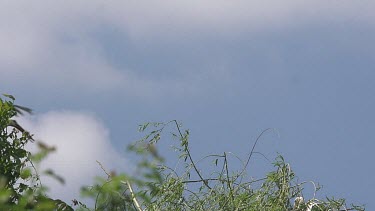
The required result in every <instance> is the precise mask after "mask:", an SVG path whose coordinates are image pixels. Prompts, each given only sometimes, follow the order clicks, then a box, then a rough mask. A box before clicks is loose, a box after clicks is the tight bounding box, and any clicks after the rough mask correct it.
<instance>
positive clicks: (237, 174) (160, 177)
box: [0, 95, 364, 211]
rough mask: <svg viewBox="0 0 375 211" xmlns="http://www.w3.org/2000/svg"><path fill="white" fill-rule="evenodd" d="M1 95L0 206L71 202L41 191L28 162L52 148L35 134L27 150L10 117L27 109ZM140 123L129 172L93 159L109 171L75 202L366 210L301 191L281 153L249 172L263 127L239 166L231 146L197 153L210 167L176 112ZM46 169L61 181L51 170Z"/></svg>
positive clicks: (25, 136)
mask: <svg viewBox="0 0 375 211" xmlns="http://www.w3.org/2000/svg"><path fill="white" fill-rule="evenodd" d="M5 97H6V100H3V99H1V98H0V210H15V211H18V210H73V208H72V207H71V206H69V205H67V204H66V203H65V202H63V201H61V200H59V199H56V200H54V199H51V198H49V197H48V196H47V195H46V188H44V187H42V186H41V182H40V178H39V175H38V172H37V170H36V168H35V167H34V166H35V165H34V163H35V164H38V163H39V162H41V161H42V160H43V159H44V158H45V157H46V156H47V155H48V154H49V153H50V152H53V151H54V150H55V149H54V148H53V147H48V146H46V145H44V144H41V143H39V142H37V143H36V144H38V147H39V149H40V151H39V152H38V153H36V154H34V155H31V153H30V152H28V151H27V150H25V145H26V144H27V143H29V142H33V138H32V136H31V135H30V134H29V133H28V132H27V131H25V130H24V129H23V128H22V127H21V126H20V125H18V124H17V123H16V122H15V120H14V119H13V118H14V117H15V116H16V115H17V114H22V111H25V112H28V113H29V112H30V111H31V110H30V109H28V108H25V107H22V106H17V105H14V100H15V99H14V97H13V96H11V95H5ZM171 128H172V129H171ZM168 129H169V130H171V131H170V132H171V136H172V138H173V139H174V140H175V141H176V144H174V146H173V150H174V151H175V152H177V153H178V154H177V157H178V159H177V160H178V161H177V162H176V164H175V165H174V167H173V168H172V167H170V166H168V165H166V163H165V162H164V159H163V158H162V157H161V156H160V154H159V153H158V151H157V147H156V146H157V144H158V142H159V141H160V140H161V138H162V137H163V136H164V134H165V133H166V132H165V130H168ZM267 130H268V129H267ZM267 130H265V131H267ZM139 131H140V132H145V133H146V135H145V136H144V137H143V138H142V139H141V140H139V141H137V142H135V143H133V144H131V145H130V146H129V147H128V150H129V152H133V153H135V154H136V155H137V159H138V160H135V162H136V170H135V171H134V172H133V173H131V174H126V173H122V174H116V172H108V171H107V170H106V169H105V167H104V166H103V165H102V164H101V163H100V162H98V164H99V166H100V167H101V168H102V170H103V171H104V172H105V173H106V175H107V177H106V178H102V177H97V178H96V182H95V184H93V185H92V186H90V187H84V188H82V195H83V196H85V197H89V198H91V199H93V200H94V201H95V204H94V205H93V207H92V208H90V207H89V206H87V205H85V204H84V203H82V202H80V201H78V200H75V199H74V200H72V202H73V205H74V206H75V208H76V210H95V211H107V210H108V211H116V210H134V211H141V210H142V211H143V210H148V211H153V210H155V211H156V210H173V211H184V210H194V211H195V210H197V211H199V210H202V211H203V210H245V211H246V210H249V211H255V210H256V211H280V210H290V211H292V210H293V211H328V210H332V211H333V210H364V208H363V207H361V206H355V205H351V207H347V206H346V203H345V200H344V199H335V198H326V199H317V198H316V197H315V194H316V192H317V191H318V190H319V189H320V187H317V186H316V185H315V183H312V182H311V183H312V184H313V185H314V187H315V190H314V192H313V197H312V198H310V199H304V198H303V196H304V187H305V186H306V184H307V182H302V183H300V182H298V181H297V179H296V176H295V173H294V172H293V171H292V169H291V167H290V165H289V164H288V163H287V162H286V161H285V160H284V158H283V157H282V156H281V155H279V156H277V157H276V159H275V161H274V163H273V166H274V170H273V171H271V172H269V173H268V174H266V175H265V177H264V178H260V179H256V180H255V179H254V178H252V177H251V176H249V175H247V172H249V169H248V164H249V161H250V159H251V158H252V154H253V152H254V148H255V146H256V144H257V142H258V140H259V138H260V136H262V134H263V133H261V134H260V136H259V137H258V138H257V139H256V141H255V144H254V145H253V146H252V148H251V151H250V153H249V155H248V157H247V159H246V162H242V161H241V164H242V167H241V168H240V169H232V168H231V165H232V164H231V163H230V162H229V160H230V156H233V154H231V153H226V152H224V153H222V154H219V155H209V156H206V157H204V158H203V159H201V160H207V159H212V160H211V161H212V162H211V163H212V165H213V166H211V167H213V168H214V170H213V171H212V170H208V171H207V170H206V169H204V168H202V167H201V166H199V163H200V162H196V161H195V160H194V159H193V157H192V154H191V152H190V147H189V136H190V132H189V130H183V128H182V126H181V125H180V124H179V123H178V122H177V121H176V120H173V121H170V122H167V123H146V124H143V125H140V126H139ZM265 131H264V132H265ZM32 144H34V143H32ZM201 160H200V161H201ZM45 174H47V175H49V176H50V177H52V178H55V179H56V180H58V181H60V182H62V183H63V182H64V180H63V178H62V177H60V176H58V175H56V174H54V172H53V171H52V170H47V171H46V172H45ZM88 179H91V178H88Z"/></svg>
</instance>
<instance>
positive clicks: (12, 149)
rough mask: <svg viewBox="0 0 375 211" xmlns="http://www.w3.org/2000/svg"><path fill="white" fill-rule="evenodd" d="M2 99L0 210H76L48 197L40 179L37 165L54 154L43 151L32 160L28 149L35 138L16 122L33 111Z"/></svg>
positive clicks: (9, 99) (0, 107)
mask: <svg viewBox="0 0 375 211" xmlns="http://www.w3.org/2000/svg"><path fill="white" fill-rule="evenodd" d="M4 96H5V97H6V98H7V99H6V100H3V99H1V98H0V208H1V210H54V209H58V210H73V209H72V208H71V207H69V206H68V205H67V204H65V202H62V201H61V200H53V199H51V198H49V197H47V196H46V195H45V191H44V190H45V189H44V188H43V187H42V186H41V184H40V178H39V175H38V173H37V171H36V169H35V168H34V164H33V161H32V160H33V159H34V161H37V162H38V160H40V159H42V158H43V157H44V156H45V155H46V154H48V153H49V152H50V151H52V150H51V149H50V148H48V147H44V148H43V147H41V151H40V152H39V153H38V154H36V155H34V156H32V155H31V153H30V152H28V151H27V150H25V145H26V144H27V143H28V142H30V141H33V138H32V136H31V135H30V134H29V133H28V132H27V131H26V130H24V129H23V128H22V127H21V126H20V125H19V124H18V123H17V122H16V121H15V120H14V119H13V117H15V116H16V115H17V114H22V112H23V111H26V112H31V110H30V109H28V108H25V107H22V106H17V105H14V100H15V99H14V97H13V96H11V95H4Z"/></svg>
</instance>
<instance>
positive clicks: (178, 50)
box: [0, 0, 375, 210]
mask: <svg viewBox="0 0 375 211" xmlns="http://www.w3.org/2000/svg"><path fill="white" fill-rule="evenodd" d="M374 8H375V2H374V1H370V0H362V1H339V0H332V1H323V0H314V1H298V2H297V1H291V0H286V1H276V0H270V1H267V2H266V1H260V0H253V1H224V0H215V1H213V0H207V1H194V0H193V1H168V0H166V1H144V2H140V1H136V2H135V1H105V2H103V1H95V0H92V1H64V2H56V1H54V2H47V1H37V0H35V1H2V2H0V45H1V48H0V92H1V93H9V94H12V95H14V96H15V97H16V98H17V103H18V104H21V105H24V106H29V107H31V108H33V109H34V111H35V114H34V115H33V116H31V117H23V118H22V119H20V121H22V123H23V124H24V125H25V127H27V128H28V129H29V130H30V131H31V132H32V133H34V134H35V136H36V137H38V138H39V139H41V140H43V141H45V142H46V143H49V144H51V145H55V146H57V149H58V152H57V153H55V155H51V156H50V157H49V159H48V160H47V161H46V165H50V166H54V167H55V169H56V171H57V173H61V174H62V175H64V176H65V178H66V180H67V186H66V187H59V186H58V185H53V187H57V188H59V190H58V191H56V192H55V193H61V192H64V190H65V193H72V189H73V188H75V187H77V185H80V184H83V183H85V182H87V175H100V174H102V172H101V169H100V167H99V166H98V165H97V164H96V160H99V161H101V162H103V164H104V165H106V166H108V168H109V169H112V168H113V169H117V170H118V171H120V170H121V171H127V170H129V169H131V166H132V162H131V159H130V158H129V156H128V155H127V154H126V152H125V150H124V149H125V147H126V145H127V144H129V143H131V142H132V141H134V140H136V139H137V138H139V137H140V134H139V133H137V126H138V125H139V124H141V123H143V122H148V121H168V120H172V119H177V120H179V121H180V122H182V123H183V125H184V126H185V128H189V129H190V130H191V134H192V137H191V140H190V141H191V147H192V151H193V154H194V156H195V157H197V158H200V157H202V156H204V155H207V154H210V153H221V152H223V151H227V152H228V151H230V152H232V153H235V154H237V155H239V156H241V157H243V158H244V157H245V156H246V154H247V153H248V152H249V149H250V147H251V145H252V144H253V143H254V140H255V138H256V137H257V136H258V135H259V134H260V132H261V131H262V130H264V129H266V128H275V129H276V130H277V131H278V132H277V133H278V134H276V133H272V132H269V133H266V134H265V136H264V137H263V139H262V141H261V142H260V144H259V147H258V148H257V151H260V152H262V153H264V154H265V155H266V156H267V157H268V158H270V159H273V158H274V157H275V156H276V155H277V152H279V153H281V154H282V155H284V157H285V159H286V160H287V161H288V162H290V164H291V165H292V168H293V169H294V170H295V172H296V174H297V175H299V179H300V180H301V181H304V180H314V181H317V182H319V183H320V184H322V185H323V186H324V189H323V191H322V195H321V196H322V197H323V196H325V195H331V196H332V195H334V196H336V197H344V198H347V199H348V201H349V202H357V203H362V204H367V208H368V210H373V209H375V203H374V202H373V198H372V196H374V195H375V182H374V180H373V179H372V175H374V174H375V167H374V165H373V162H372V161H373V150H374V147H375V143H374V138H375V135H374V132H373V130H375V128H374V121H375V112H374V110H373V108H374V107H375V98H374V93H375V83H374V81H375V69H374V67H375V13H374V12H373V11H374ZM166 141H168V140H166ZM170 144H171V143H166V145H165V146H168V145H170ZM160 150H161V151H162V152H163V154H164V155H165V157H166V158H167V159H169V161H174V159H176V157H174V154H173V153H171V152H170V151H169V150H168V149H165V148H162V149H160ZM257 164H258V166H257ZM253 165H254V167H253V168H254V169H256V170H259V171H257V172H261V171H262V170H269V167H265V166H269V165H270V164H269V163H268V162H267V161H265V160H264V159H263V158H262V157H254V160H253ZM233 166H236V164H233ZM249 173H250V170H249ZM250 174H251V173H250ZM255 174H257V173H255ZM82 178H83V179H82ZM60 188H62V189H60ZM64 188H65V189H64ZM61 190H63V191H61ZM52 192H53V191H52ZM77 193H78V190H77V192H74V194H77ZM64 197H65V199H69V198H73V197H76V196H75V195H74V196H70V195H69V194H67V195H64Z"/></svg>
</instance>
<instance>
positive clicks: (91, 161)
mask: <svg viewBox="0 0 375 211" xmlns="http://www.w3.org/2000/svg"><path fill="white" fill-rule="evenodd" d="M18 121H19V122H20V124H21V125H23V126H24V127H25V128H27V130H29V131H30V132H31V133H32V134H35V136H34V137H35V139H36V140H41V141H42V142H43V143H46V144H47V145H48V146H55V147H56V148H57V151H56V152H54V153H51V154H50V155H49V156H48V157H47V158H46V160H44V161H43V162H42V163H41V166H40V168H41V169H52V170H54V171H55V173H57V174H58V175H61V176H62V177H63V178H64V179H65V182H66V184H65V185H61V184H60V183H59V182H57V181H56V180H54V179H51V178H47V177H42V182H43V184H44V185H47V186H48V187H50V190H51V192H50V195H51V196H52V197H56V198H60V199H63V200H65V201H66V202H68V203H69V202H70V200H72V199H73V198H77V199H78V198H79V190H80V187H82V186H83V185H90V184H91V185H92V184H93V182H94V180H93V179H94V177H95V176H104V177H105V173H104V172H103V171H102V169H101V168H100V166H99V165H98V164H97V163H96V160H97V161H99V162H101V163H102V164H103V165H104V167H105V168H106V170H108V171H111V170H116V172H124V171H127V172H128V173H130V171H131V170H132V166H131V165H129V162H128V161H127V160H126V159H125V158H124V157H123V156H122V155H121V154H119V152H117V151H116V150H115V148H114V147H113V146H112V145H111V142H110V137H109V131H108V129H107V128H106V127H105V126H104V125H103V124H102V123H101V122H100V120H98V119H97V118H96V117H95V116H94V115H93V114H90V113H82V112H75V111H52V112H48V113H45V114H41V115H37V116H33V117H20V118H19V120H18ZM30 147H31V149H30V150H31V151H35V149H36V147H35V145H33V146H30ZM124 147H125V146H124Z"/></svg>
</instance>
